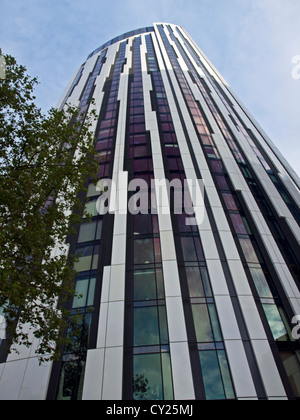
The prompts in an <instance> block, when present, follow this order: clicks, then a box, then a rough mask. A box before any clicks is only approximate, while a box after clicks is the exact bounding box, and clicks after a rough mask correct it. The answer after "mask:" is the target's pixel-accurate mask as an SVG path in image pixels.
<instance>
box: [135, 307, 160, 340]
mask: <svg viewBox="0 0 300 420" xmlns="http://www.w3.org/2000/svg"><path fill="white" fill-rule="evenodd" d="M133 330H134V339H133V345H134V346H154V345H158V344H160V337H159V320H158V307H157V306H151V307H141V308H134V328H133Z"/></svg>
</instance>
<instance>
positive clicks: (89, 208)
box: [84, 200, 98, 217]
mask: <svg viewBox="0 0 300 420" xmlns="http://www.w3.org/2000/svg"><path fill="white" fill-rule="evenodd" d="M96 204H97V200H90V201H88V202H87V203H86V205H85V208H84V213H88V214H89V215H91V217H94V216H97V215H98V211H97V206H96Z"/></svg>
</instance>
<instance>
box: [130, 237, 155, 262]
mask: <svg viewBox="0 0 300 420" xmlns="http://www.w3.org/2000/svg"><path fill="white" fill-rule="evenodd" d="M151 263H154V250H153V239H135V241H134V264H151Z"/></svg>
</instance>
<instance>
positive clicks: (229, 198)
mask: <svg viewBox="0 0 300 420" xmlns="http://www.w3.org/2000/svg"><path fill="white" fill-rule="evenodd" d="M222 195H223V198H224V201H225V204H226V207H227V209H228V210H233V211H237V210H238V208H237V205H236V203H235V200H234V197H233V195H232V194H230V193H224V194H222Z"/></svg>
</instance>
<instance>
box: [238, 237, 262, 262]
mask: <svg viewBox="0 0 300 420" xmlns="http://www.w3.org/2000/svg"><path fill="white" fill-rule="evenodd" d="M240 244H241V247H242V249H243V252H244V255H245V258H246V261H247V262H248V263H256V264H257V263H259V260H258V258H257V255H256V252H255V249H254V247H253V245H252V242H251V240H250V239H244V238H240Z"/></svg>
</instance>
